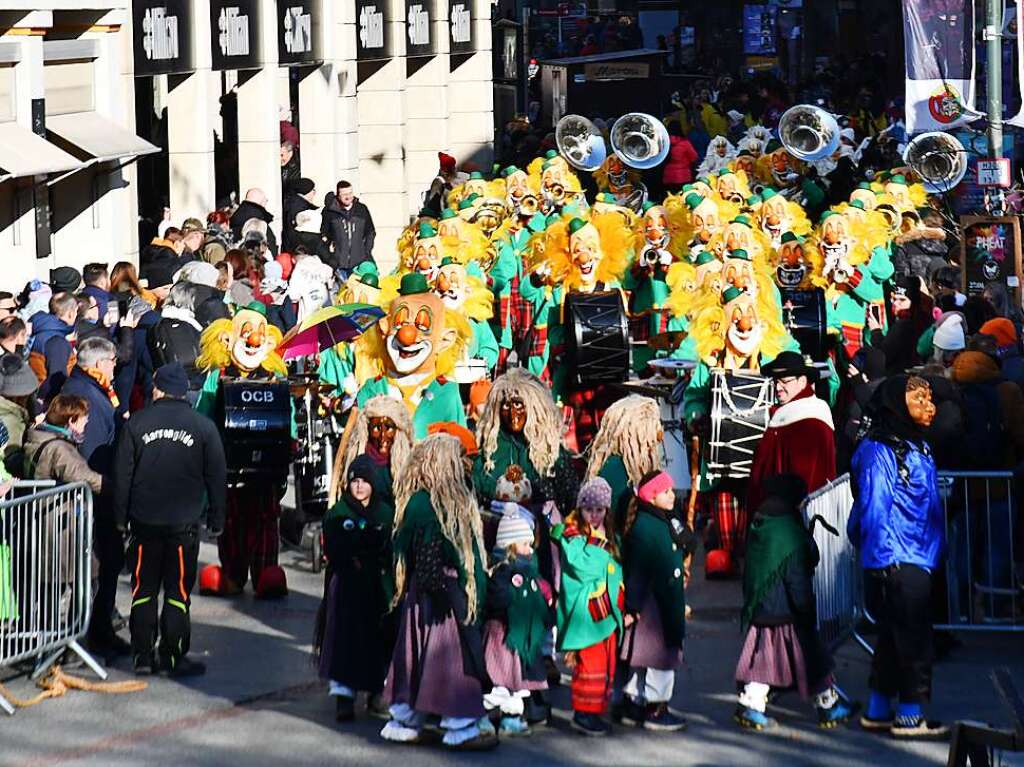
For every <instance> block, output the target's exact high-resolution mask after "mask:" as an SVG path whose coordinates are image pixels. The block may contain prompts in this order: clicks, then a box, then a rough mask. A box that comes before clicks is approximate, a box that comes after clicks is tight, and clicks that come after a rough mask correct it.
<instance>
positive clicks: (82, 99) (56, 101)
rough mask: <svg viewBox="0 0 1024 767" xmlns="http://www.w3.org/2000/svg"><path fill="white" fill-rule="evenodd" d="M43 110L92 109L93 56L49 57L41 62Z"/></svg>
mask: <svg viewBox="0 0 1024 767" xmlns="http://www.w3.org/2000/svg"><path fill="white" fill-rule="evenodd" d="M43 82H44V83H45V86H46V114H48V115H66V114H71V113H72V112H91V111H92V110H93V109H94V101H95V93H94V86H93V60H92V59H85V60H74V61H53V62H47V63H46V64H45V66H43Z"/></svg>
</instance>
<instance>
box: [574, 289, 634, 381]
mask: <svg viewBox="0 0 1024 767" xmlns="http://www.w3.org/2000/svg"><path fill="white" fill-rule="evenodd" d="M565 322H566V323H567V324H568V326H569V327H568V328H567V330H568V332H567V333H566V335H567V339H566V340H567V350H566V351H567V355H566V361H567V362H568V364H569V365H570V369H571V370H572V381H573V383H574V384H576V385H578V386H579V387H581V388H584V389H589V388H593V387H595V386H598V385H600V384H611V383H623V382H624V381H625V380H626V379H628V378H629V320H628V319H627V317H626V309H625V307H624V306H623V304H622V294H621V293H620V292H619V291H617V290H608V291H601V292H597V293H570V294H569V295H568V296H566V298H565Z"/></svg>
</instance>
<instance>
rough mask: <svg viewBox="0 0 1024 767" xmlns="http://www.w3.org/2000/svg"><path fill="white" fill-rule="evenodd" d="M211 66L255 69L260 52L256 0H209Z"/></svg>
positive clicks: (258, 64) (259, 62) (261, 60)
mask: <svg viewBox="0 0 1024 767" xmlns="http://www.w3.org/2000/svg"><path fill="white" fill-rule="evenodd" d="M210 29H211V31H212V34H211V35H210V37H211V40H210V42H211V53H212V57H211V58H212V63H213V69H214V70H215V71H221V70H225V69H257V68H258V67H259V66H260V65H261V64H262V62H263V57H262V56H261V55H260V12H259V0H210Z"/></svg>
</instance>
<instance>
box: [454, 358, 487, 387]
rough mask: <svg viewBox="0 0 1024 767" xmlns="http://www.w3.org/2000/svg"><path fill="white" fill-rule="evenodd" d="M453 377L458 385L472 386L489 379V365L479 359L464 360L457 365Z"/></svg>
mask: <svg viewBox="0 0 1024 767" xmlns="http://www.w3.org/2000/svg"><path fill="white" fill-rule="evenodd" d="M452 377H453V378H454V379H455V382H456V383H460V384H471V383H474V382H475V381H482V380H483V379H485V378H487V363H486V362H485V361H484V360H482V359H479V358H477V357H473V358H471V359H464V360H462V361H461V362H457V363H456V364H455V370H454V371H453V374H452Z"/></svg>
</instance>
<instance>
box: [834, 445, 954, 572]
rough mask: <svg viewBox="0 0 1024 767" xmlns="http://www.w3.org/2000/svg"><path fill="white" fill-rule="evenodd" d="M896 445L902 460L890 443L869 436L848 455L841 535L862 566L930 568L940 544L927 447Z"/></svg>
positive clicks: (939, 514)
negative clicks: (848, 494)
mask: <svg viewBox="0 0 1024 767" xmlns="http://www.w3.org/2000/svg"><path fill="white" fill-rule="evenodd" d="M894 444H895V443H894ZM901 447H905V450H901V451H900V452H901V453H904V455H903V456H902V461H900V460H899V459H898V458H897V455H896V450H895V449H894V448H893V447H892V446H890V445H889V444H886V443H884V442H876V441H874V440H872V439H864V440H863V441H862V442H861V443H860V444H859V445H858V446H857V450H856V451H855V452H854V454H853V460H852V462H851V468H850V477H851V479H852V480H853V509H852V511H851V512H850V521H849V522H848V523H847V525H846V533H847V535H848V536H849V537H850V541H852V542H853V544H854V546H856V547H857V548H858V549H859V550H860V563H861V566H862V567H864V568H866V569H879V568H885V567H889V566H890V565H894V564H911V565H917V566H919V567H924V568H927V569H929V570H932V569H934V568H935V567H937V566H938V564H939V557H940V556H941V554H942V551H943V548H944V547H945V520H944V515H943V509H942V503H941V501H940V500H939V488H938V474H937V471H936V469H935V461H934V460H933V459H932V456H931V453H930V452H929V451H928V449H927V448H925V451H924V452H922V451H921V450H919V449H918V448H917V447H915V446H913V445H912V444H910V443H909V442H903V443H902V445H901ZM901 466H902V471H901Z"/></svg>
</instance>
